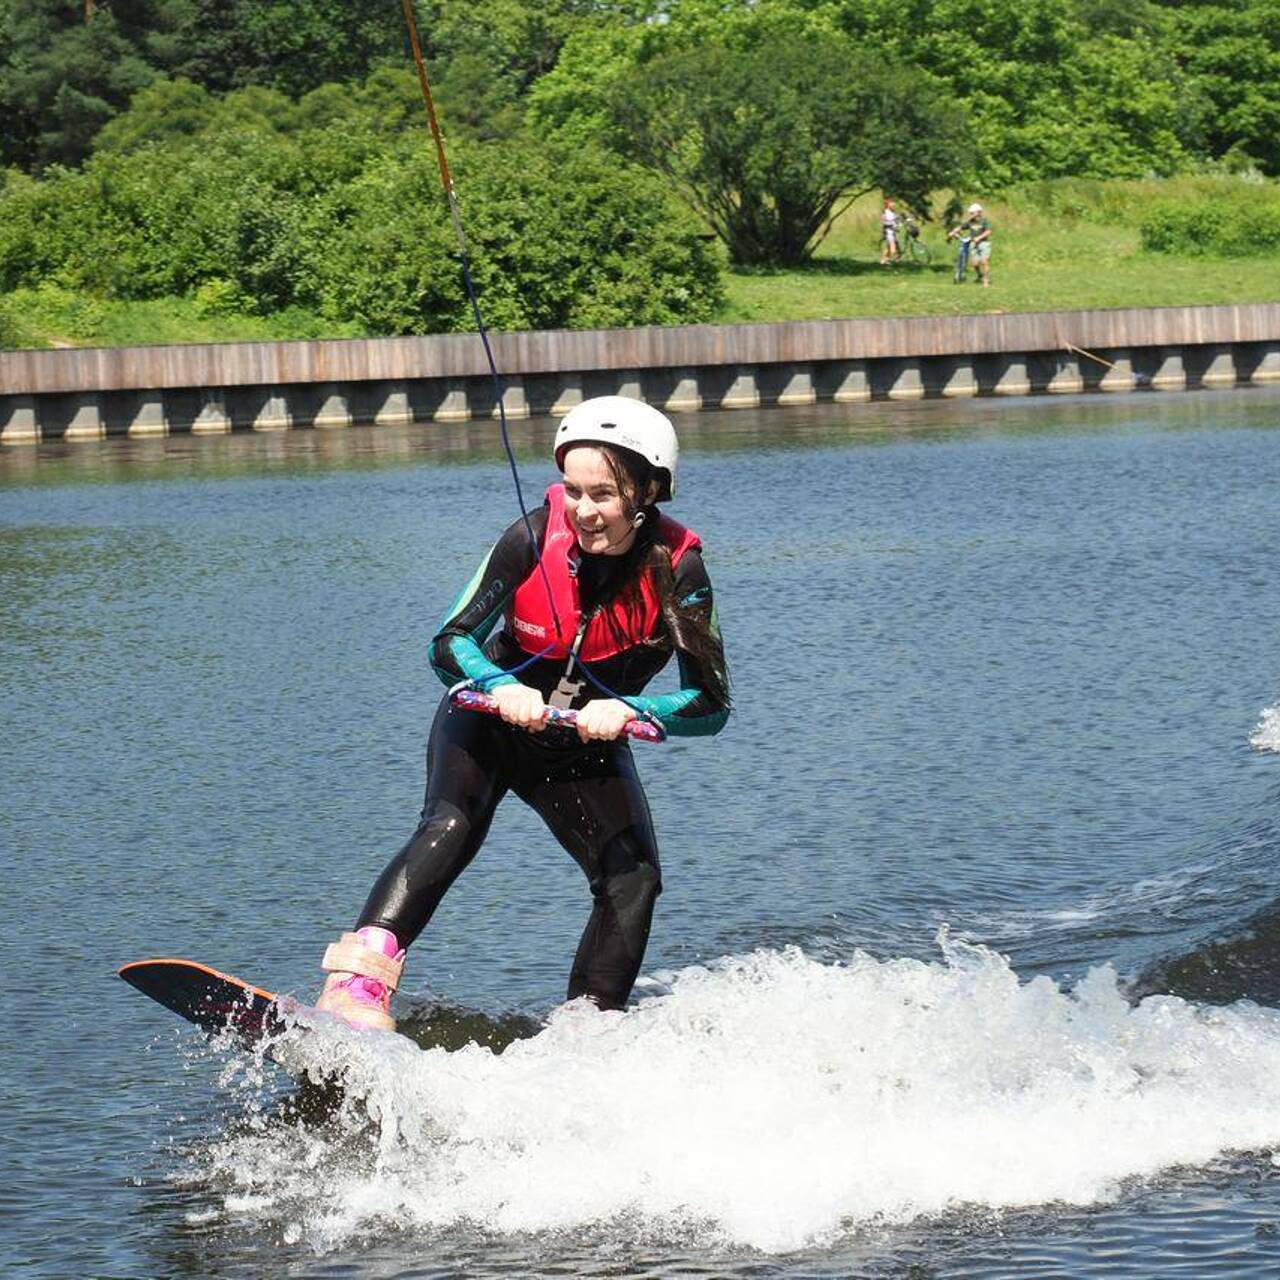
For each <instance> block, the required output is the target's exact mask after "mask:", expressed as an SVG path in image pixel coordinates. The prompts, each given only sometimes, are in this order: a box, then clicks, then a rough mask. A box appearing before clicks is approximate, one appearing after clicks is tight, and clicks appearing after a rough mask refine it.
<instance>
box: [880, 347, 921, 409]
mask: <svg viewBox="0 0 1280 1280" xmlns="http://www.w3.org/2000/svg"><path fill="white" fill-rule="evenodd" d="M887 364H888V365H889V368H888V370H887V372H888V380H887V381H888V385H887V387H886V389H885V396H886V397H887V398H888V399H890V400H923V399H924V379H923V378H922V377H921V376H920V361H919V359H917V358H916V357H915V356H904V357H902V358H901V359H898V360H890V361H887Z"/></svg>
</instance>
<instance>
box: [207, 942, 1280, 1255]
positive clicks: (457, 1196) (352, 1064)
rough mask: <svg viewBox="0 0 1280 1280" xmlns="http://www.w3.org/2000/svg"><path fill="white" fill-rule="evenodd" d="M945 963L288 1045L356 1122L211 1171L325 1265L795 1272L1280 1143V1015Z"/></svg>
mask: <svg viewBox="0 0 1280 1280" xmlns="http://www.w3.org/2000/svg"><path fill="white" fill-rule="evenodd" d="M940 942H941V944H942V947H943V962H941V963H933V964H927V963H924V962H921V961H917V960H890V961H877V960H875V959H872V958H871V957H869V956H865V955H862V954H858V955H855V956H854V958H853V959H852V960H850V961H849V962H847V963H844V964H837V965H827V964H819V963H817V962H816V961H814V960H812V959H810V958H808V957H806V956H805V955H804V954H802V953H801V952H800V951H799V950H796V949H788V950H786V951H782V952H777V951H759V952H755V953H753V954H751V955H747V956H740V957H733V958H730V959H727V960H724V961H722V962H720V963H718V964H716V965H714V966H712V967H710V968H700V967H699V968H690V969H686V970H683V971H681V972H679V973H676V974H672V975H664V977H666V978H667V980H668V982H669V990H668V993H667V994H664V995H661V996H657V997H654V998H651V999H647V1000H644V1001H642V1002H641V1003H640V1004H639V1005H637V1006H635V1007H633V1008H632V1009H630V1010H628V1011H627V1012H625V1013H610V1014H601V1013H598V1012H595V1011H593V1010H591V1009H588V1008H585V1007H582V1006H580V1005H573V1006H565V1007H563V1008H562V1009H560V1010H558V1011H557V1012H556V1013H555V1014H554V1015H553V1017H552V1018H551V1020H550V1022H549V1024H548V1025H547V1027H546V1028H545V1029H544V1030H543V1031H542V1032H541V1033H540V1034H538V1035H537V1036H535V1037H533V1038H532V1039H529V1040H525V1041H519V1042H517V1043H515V1044H513V1045H511V1046H510V1047H509V1048H508V1049H507V1050H506V1052H504V1053H503V1054H502V1055H500V1056H497V1055H494V1054H493V1053H491V1052H490V1051H489V1050H487V1049H481V1048H479V1047H475V1046H471V1047H468V1048H465V1049H463V1050H460V1051H457V1052H454V1053H446V1052H445V1051H443V1050H440V1049H433V1050H425V1051H424V1050H420V1049H418V1048H416V1047H415V1046H414V1045H413V1044H412V1043H410V1042H409V1041H407V1040H405V1039H403V1038H401V1037H371V1036H359V1035H356V1034H354V1033H348V1032H345V1031H343V1030H340V1029H334V1028H328V1029H322V1030H319V1031H314V1032H312V1033H310V1034H308V1035H305V1036H301V1037H299V1039H298V1041H297V1043H296V1045H294V1046H292V1050H293V1051H295V1052H297V1053H298V1054H300V1055H307V1057H308V1060H312V1061H314V1062H316V1063H317V1064H318V1065H321V1064H327V1065H330V1066H331V1064H332V1062H333V1061H334V1060H335V1059H338V1060H342V1061H344V1062H345V1063H346V1067H345V1072H344V1074H345V1078H346V1084H347V1088H348V1090H349V1098H350V1099H355V1098H359V1099H360V1100H361V1101H360V1103H359V1105H356V1103H355V1102H354V1101H349V1102H348V1104H347V1107H346V1109H345V1110H344V1111H343V1112H342V1113H341V1114H340V1115H339V1117H338V1118H337V1120H336V1121H335V1122H333V1123H331V1124H329V1125H326V1126H323V1127H320V1128H311V1129H307V1128H305V1127H298V1128H296V1129H295V1128H290V1129H284V1130H282V1129H280V1128H279V1127H275V1128H274V1129H273V1128H271V1127H270V1126H263V1127H262V1128H260V1129H259V1131H258V1132H255V1133H251V1134H250V1135H248V1136H239V1137H235V1138H230V1139H227V1140H224V1141H222V1142H219V1143H218V1144H216V1145H215V1146H214V1147H212V1148H211V1149H210V1150H209V1151H208V1152H207V1158H208V1161H209V1163H210V1165H211V1173H212V1175H213V1177H214V1181H215V1185H216V1186H218V1187H219V1188H221V1191H222V1193H223V1194H224V1196H225V1197H226V1199H225V1201H224V1203H225V1204H226V1207H227V1210H228V1212H233V1211H237V1210H238V1211H239V1213H240V1214H241V1215H244V1214H246V1213H247V1214H249V1216H250V1217H252V1218H254V1219H255V1220H257V1221H259V1222H260V1224H263V1225H265V1224H267V1223H270V1224H271V1225H272V1227H273V1228H278V1229H279V1231H280V1233H281V1237H282V1238H283V1239H284V1240H285V1241H287V1242H292V1243H296V1242H303V1243H305V1244H307V1245H309V1246H311V1247H312V1248H315V1249H317V1250H321V1251H323V1250H326V1249H329V1248H335V1247H338V1246H340V1245H342V1244H345V1243H348V1242H350V1241H352V1240H354V1239H358V1238H361V1237H365V1236H368V1235H371V1234H374V1233H379V1234H381V1233H382V1232H385V1230H386V1229H387V1227H388V1226H393V1227H395V1228H399V1229H403V1230H449V1229H453V1228H459V1227H468V1228H475V1227H479V1228H481V1229H483V1230H486V1231H490V1232H494V1233H501V1234H507V1233H525V1232H531V1233H540V1232H551V1231H557V1232H559V1231H581V1232H584V1233H599V1232H601V1231H603V1232H605V1233H609V1232H610V1231H611V1229H614V1228H616V1229H618V1231H619V1234H620V1236H622V1238H627V1237H632V1238H633V1237H634V1236H635V1235H636V1234H638V1233H643V1234H644V1235H645V1236H646V1237H648V1238H650V1239H654V1238H662V1239H669V1240H671V1241H672V1242H675V1241H684V1242H689V1241H695V1242H699V1243H702V1244H723V1245H734V1246H748V1247H753V1248H756V1249H760V1250H763V1251H767V1252H782V1251H787V1250H792V1249H796V1248H801V1247H806V1246H813V1245H821V1244H823V1243H829V1242H831V1241H833V1240H835V1239H837V1238H838V1237H840V1236H841V1235H843V1234H846V1233H848V1232H849V1231H851V1230H856V1229H857V1228H858V1227H859V1226H860V1225H864V1224H867V1223H870V1222H877V1223H881V1224H883V1223H899V1222H906V1221H909V1220H911V1219H913V1218H916V1217H919V1216H920V1215H927V1214H936V1213H940V1212H946V1211H949V1210H953V1209H955V1208H957V1207H958V1206H962V1205H969V1204H977V1205H981V1206H987V1207H991V1208H1001V1207H1009V1206H1018V1205H1033V1204H1039V1203H1044V1202H1048V1201H1064V1202H1068V1203H1072V1204H1086V1203H1090V1202H1093V1201H1097V1200H1099V1199H1104V1198H1107V1197H1109V1196H1111V1195H1113V1194H1114V1192H1115V1190H1116V1188H1117V1185H1118V1183H1119V1182H1120V1180H1122V1179H1125V1178H1128V1177H1132V1176H1135V1175H1139V1176H1140V1175H1146V1174H1152V1173H1155V1172H1156V1171H1158V1170H1160V1169H1163V1168H1167V1167H1169V1166H1172V1165H1176V1164H1186V1163H1193V1164H1194V1163H1203V1162H1206V1161H1209V1160H1211V1159H1213V1158H1214V1157H1216V1156H1217V1155H1219V1154H1220V1153H1222V1152H1224V1151H1227V1150H1232V1149H1259V1148H1262V1149H1268V1150H1269V1149H1270V1148H1271V1147H1272V1146H1273V1145H1277V1144H1280V1013H1277V1012H1276V1011H1274V1010H1270V1009H1263V1008H1259V1007H1256V1006H1252V1005H1248V1004H1240V1005H1236V1006H1232V1007H1229V1008H1202V1007H1198V1006H1195V1005H1192V1004H1188V1003H1186V1002H1185V1001H1182V1000H1180V999H1176V998H1174V997H1152V998H1149V999H1147V1000H1145V1001H1143V1002H1142V1004H1141V1005H1140V1006H1138V1007H1136V1008H1134V1007H1131V1006H1130V1005H1129V1004H1128V1003H1127V1002H1126V1000H1125V999H1124V997H1123V996H1122V994H1121V993H1120V991H1119V989H1118V987H1117V983H1116V977H1115V974H1114V972H1113V971H1112V970H1111V969H1110V968H1109V967H1104V968H1100V969H1095V970H1092V971H1091V972H1090V973H1089V974H1088V976H1086V977H1085V978H1084V979H1083V980H1082V981H1080V982H1079V983H1078V984H1077V985H1076V986H1075V987H1074V988H1073V989H1071V990H1062V989H1060V988H1059V987H1058V986H1057V985H1055V984H1054V983H1053V982H1052V981H1051V980H1050V979H1048V978H1046V977H1038V978H1035V979H1033V980H1031V981H1028V982H1024V981H1021V980H1019V978H1018V977H1017V975H1016V974H1015V973H1014V972H1013V971H1012V970H1011V969H1010V967H1009V966H1008V964H1007V963H1006V961H1005V960H1004V959H1003V958H1002V957H1001V956H999V955H997V954H995V953H994V952H991V951H988V950H986V949H984V948H981V947H973V946H969V945H965V944H961V943H958V942H955V941H951V940H948V939H947V937H946V935H945V932H944V934H943V935H942V936H941V938H940ZM621 1224H626V1225H625V1231H624V1230H623V1228H622V1226H621Z"/></svg>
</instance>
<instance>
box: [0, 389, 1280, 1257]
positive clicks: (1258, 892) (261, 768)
mask: <svg viewBox="0 0 1280 1280" xmlns="http://www.w3.org/2000/svg"><path fill="white" fill-rule="evenodd" d="M678 425H679V427H680V429H681V432H682V439H683V441H684V444H685V447H686V448H685V457H684V461H683V463H682V470H681V477H680V490H681V494H680V501H679V502H678V503H677V504H676V506H675V508H674V513H675V514H676V515H677V516H679V517H681V518H683V519H685V520H686V521H687V522H688V523H690V524H691V525H693V526H694V527H695V528H697V529H698V530H699V532H700V533H701V534H702V535H703V537H704V540H705V542H706V545H707V548H708V551H707V560H708V565H709V568H710V570H711V573H712V576H713V579H714V582H715V585H716V589H717V593H718V599H719V602H720V615H721V620H722V624H723V627H724V630H725V633H726V640H727V644H728V648H729V655H730V660H731V664H732V671H733V675H734V678H735V686H736V696H737V712H736V714H735V716H734V717H733V719H732V720H731V722H730V725H729V727H728V729H727V730H726V731H725V732H724V733H723V734H722V735H721V736H720V737H718V738H716V739H712V740H691V741H690V740H686V741H682V742H670V743H667V744H665V745H662V746H658V747H646V746H643V745H641V746H638V747H637V748H636V756H637V759H638V760H639V761H640V767H641V770H642V772H643V774H644V777H645V779H646V782H647V785H648V787H649V790H650V797H651V801H652V804H653V809H654V814H655V819H656V822H657V826H658V831H659V837H660V840H661V844H662V852H663V863H664V870H665V880H666V890H665V893H664V895H663V897H662V899H661V900H660V902H659V908H658V915H657V919H656V924H655V928H654V933H653V938H652V942H651V945H650V949H649V953H648V956H647V960H646V966H645V972H644V976H643V978H642V980H641V984H640V986H639V987H638V989H637V999H636V1001H635V1003H634V1004H633V1006H632V1008H631V1009H629V1010H628V1011H627V1012H626V1013H625V1014H618V1015H594V1014H590V1013H585V1012H583V1011H581V1010H578V1009H574V1008H557V1005H558V1001H559V1000H560V999H561V997H562V992H563V989H564V984H565V981H566V978H567V974H568V967H569V962H570V959H571V957H572V954H573V949H574V947H575V945H576V940H577V935H578V933H579V931H580V929H581V927H582V925H583V923H584V921H585V919H586V915H587V912H588V906H589V901H588V896H587V892H586V886H585V883H584V882H583V881H582V879H581V876H580V873H579V872H578V871H577V869H576V867H575V866H574V865H573V864H572V862H571V861H570V860H569V858H568V857H567V856H566V855H564V854H563V853H562V852H560V851H559V849H558V848H557V847H556V846H554V844H553V842H552V841H551V840H550V838H549V837H548V836H546V835H545V834H544V833H543V832H542V831H541V829H540V828H539V826H538V823H537V821H536V819H534V818H532V816H531V815H530V814H529V813H528V812H527V811H526V810H524V809H523V808H522V807H521V806H520V805H519V803H518V802H517V801H515V800H512V801H509V802H508V803H507V804H506V805H505V806H504V807H503V809H502V810H501V811H500V813H499V816H498V820H497V822H496V823H495V826H494V829H493V832H492V835H491V837H490V839H489V841H488V843H487V845H486V846H485V848H484V850H483V851H482V853H481V855H480V856H479V857H478V858H477V860H476V862H475V863H474V864H473V866H472V867H471V868H470V869H469V870H468V872H467V873H466V874H465V875H464V877H463V878H462V879H461V880H460V881H459V883H458V884H457V886H456V887H455V889H454V890H453V892H452V893H451V894H450V895H449V897H448V898H447V899H446V901H445V903H444V905H443V907H442V908H441V910H440V912H439V913H438V915H437V917H436V919H435V920H434V921H433V923H432V925H431V927H430V928H429V930H428V932H427V934H426V935H425V936H424V937H423V939H422V940H421V942H420V943H419V945H418V946H416V947H415V948H414V950H413V951H412V953H411V955H410V963H409V968H408V971H407V980H406V984H405V987H404V990H403V991H402V993H401V995H400V996H399V997H398V1008H399V1012H400V1013H401V1015H402V1017H404V1018H405V1019H406V1023H407V1029H408V1030H409V1031H410V1032H411V1034H412V1035H413V1036H414V1039H409V1038H405V1037H390V1038H385V1039H383V1038H368V1037H358V1036H354V1035H351V1034H348V1033H344V1032H340V1031H326V1032H321V1033H317V1034H315V1035H313V1036H311V1037H310V1038H299V1040H298V1042H297V1043H296V1044H294V1045H292V1046H285V1049H284V1051H285V1052H293V1053H295V1054H297V1055H300V1060H314V1061H322V1062H326V1063H328V1064H332V1063H334V1062H341V1063H343V1064H344V1069H345V1072H346V1083H347V1092H346V1095H345V1097H344V1100H343V1101H341V1102H340V1103H338V1104H334V1106H333V1107H331V1108H330V1110H329V1111H328V1113H327V1114H321V1113H320V1112H319V1109H318V1108H317V1107H316V1106H315V1105H313V1104H312V1102H311V1101H308V1097H307V1096H304V1098H303V1099H302V1102H303V1103H304V1104H305V1105H302V1106H301V1112H302V1114H299V1107H298V1106H296V1105H291V1100H293V1101H296V1099H295V1087H294V1086H293V1085H292V1084H291V1082H290V1079H289V1077H287V1076H285V1075H284V1074H283V1073H282V1072H280V1071H279V1070H278V1069H276V1068H273V1067H272V1066H270V1065H269V1064H266V1063H263V1062H261V1061H255V1060H254V1059H251V1058H248V1057H245V1056H244V1055H241V1054H238V1053H236V1052H234V1051H231V1050H227V1049H219V1048H218V1047H216V1046H212V1047H211V1046H208V1045H206V1044H205V1043H204V1041H203V1040H201V1038H200V1037H199V1036H198V1034H197V1033H195V1032H194V1031H193V1030H192V1029H190V1028H189V1027H187V1026H186V1024H183V1023H181V1022H179V1020H178V1019H176V1018H174V1017H172V1015H170V1014H168V1013H167V1012H166V1011H165V1010H163V1009H161V1008H160V1007H159V1006H158V1005H154V1004H152V1003H151V1002H149V1001H147V1000H145V999H143V998H142V997H141V996H140V995H138V994H137V993H136V992H134V991H133V990H131V989H130V988H128V987H127V986H126V985H125V984H124V983H122V982H120V981H119V979H118V978H116V977H115V973H114V971H115V969H116V967H117V966H118V965H120V964H121V963H123V962H125V961H127V960H131V959H137V958H140V957H144V956H149V955H188V956H192V957H195V958H198V959H201V960H204V961H206V962H208V963H211V964H214V965H217V966H218V967H220V968H223V969H226V970H230V971H232V972H237V973H240V974H242V975H243V976H245V977H248V978H251V979H253V980H256V981H258V982H260V983H262V984H264V985H268V986H270V987H273V988H276V989H280V990H285V991H294V992H297V993H300V994H304V995H305V994H309V993H313V992H314V991H315V989H316V987H317V982H318V975H317V965H318V961H319V957H320V953H321V950H322V948H323V946H324V944H325V943H326V942H327V941H329V940H330V939H331V938H332V936H333V935H334V933H335V931H336V930H337V929H339V928H340V927H348V926H349V924H350V922H351V919H352V917H353V915H354V913H355V911H356V910H357V909H358V908H359V906H360V904H361V903H362V901H363V899H364V895H365V893H366V891H367V889H368V887H369V884H370V883H371V881H372V879H373V877H374V876H375V875H376V873H377V872H378V871H379V870H380V869H381V867H382V865H383V863H384V861H385V859H386V858H387V857H388V856H389V855H390V854H391V853H392V852H393V851H394V850H395V849H396V848H397V847H398V846H399V844H400V843H401V841H402V840H403V839H404V837H405V836H406V835H407V833H408V832H409V831H410V830H411V828H412V825H413V822H414V820H415V817H416V813H417V809H418V806H419V804H420V797H421V786H422V754H423V743H424V735H425V729H426V726H427V724H428V722H429V719H430V716H431V714H432V711H433V708H434V706H435V703H436V702H437V700H438V698H439V697H440V694H441V689H440V686H439V685H438V684H437V682H436V680H435V677H434V676H433V675H432V674H431V672H430V671H429V669H428V667H427V663H426V643H427V640H428V638H429V636H430V635H431V633H432V631H433V629H434V627H435V625H436V623H437V621H438V619H439V618H440V617H441V616H442V615H443V613H444V611H445V609H446V607H447V606H448V605H449V603H450V601H451V600H452V599H453V597H454V596H455V594H456V593H457V591H458V590H459V589H460V587H461V585H462V584H463V582H465V581H466V579H467V577H468V576H469V575H470V573H471V572H472V570H473V568H474V566H475V565H476V563H477V562H478V560H479V558H480V556H481V555H482V554H483V553H484V551H485V550H486V548H487V547H488V545H489V543H490V541H491V540H492V538H493V537H494V536H495V535H496V533H497V531H498V530H499V529H500V528H501V527H503V526H504V525H505V524H506V523H507V522H508V521H509V520H510V519H511V518H512V517H513V515H514V513H515V510H516V508H515V499H514V496H513V492H512V488H511V483H510V476H509V473H508V472H507V470H506V467H505V463H504V461H503V459H502V456H501V454H500V453H499V451H498V442H497V433H496V428H494V427H493V426H491V425H489V424H475V423H473V424H469V425H467V426H465V427H457V428H443V427H439V426H428V427H420V428H413V429H404V430H377V429H361V430H355V431H350V432H344V433H335V434H324V433H318V432H313V433H304V432H299V433H294V434H287V435H278V436H235V437H228V438H219V439H207V440H206V439H193V438H177V437H175V438H173V439H170V440H165V441H153V442H128V441H108V442H104V443H103V444H101V445H91V446H83V445H81V446H75V447H71V446H60V445H48V446H42V447H41V448H39V449H34V450H10V451H7V452H5V453H3V454H0V623H2V625H0V659H2V662H3V686H2V688H3V701H2V703H0V708H2V711H3V724H4V741H5V749H4V760H3V804H2V805H0V848H2V849H3V853H4V862H5V866H6V877H5V885H4V893H3V897H2V898H0V937H2V938H3V943H0V946H2V947H3V955H4V985H5V994H4V998H3V1003H4V1017H3V1023H2V1024H0V1026H2V1031H0V1041H2V1042H3V1054H2V1055H0V1070H2V1071H3V1095H2V1096H3V1116H4V1119H3V1133H2V1140H0V1218H2V1219H3V1224H2V1228H0V1272H2V1273H3V1274H5V1275H14V1274H20V1275H23V1276H41V1277H45V1276H47V1277H67V1276H80V1275H93V1276H97V1277H112V1278H123V1277H144V1276H145V1277H151V1276H163V1277H169V1276H201V1277H258V1276H262V1275H280V1276H298V1277H302V1276H306V1277H311V1276H315V1277H347V1276H361V1277H364V1276H369V1277H399V1276H462V1275H465V1276H496V1275H521V1276H524V1275H584V1276H606V1275H607V1276H623V1275H626V1276H632V1275H635V1276H671V1275H685V1276H688V1275H695V1276H696V1275H708V1276H735V1277H736V1276H741V1277H773V1276H779V1277H781V1276H787V1277H792V1276H796V1277H799V1276H805V1277H809V1276H813V1277H818V1276H822V1277H836V1276H839V1277H847V1276H890V1275H892V1276H901V1275H913V1276H917V1277H1006V1276H1009V1277H1012V1276H1017V1277H1025V1276H1035V1277H1049V1276H1070V1277H1093V1276H1097V1277H1128V1276H1133V1277H1149V1276H1153V1275H1159V1276H1161V1277H1169V1276H1187V1277H1196V1278H1197V1280H1205V1278H1212V1277H1254V1276H1257V1277H1264V1276H1265V1277H1272V1276H1275V1275H1276V1274H1277V1272H1280V1012H1277V1009H1276V1007H1275V1006H1276V1005H1277V1004H1278V1003H1280V811H1278V807H1277V806H1278V802H1280V710H1277V709H1276V708H1277V707H1278V706H1280V520H1277V510H1278V508H1280V394H1274V393H1271V392H1266V391H1259V390H1250V391H1239V392H1230V393H1227V392H1218V393H1193V394H1186V395H1171V396H1168V397H1161V396H1158V395H1155V394H1137V395H1133V396H1129V397H1123V398H1119V399H1114V400H1113V399H1104V398H1102V397H1093V398H1071V399H1064V400H1050V399H1039V400H1022V401H977V402H967V403H962V404H945V403H927V404H921V405H915V406H901V405H899V406H888V405H877V406H850V407H839V406H819V407H815V408H812V409H805V410H795V411H770V412H762V413H759V414H755V413H745V412H743V413H732V414H706V415H700V416H697V417H689V418H681V419H679V423H678ZM550 431H551V426H550V424H548V423H532V424H520V425H519V427H518V429H517V430H516V434H517V436H518V440H519V443H520V449H521V454H522V472H523V476H524V479H525V487H526V494H527V495H528V496H529V499H530V501H536V500H537V498H538V497H539V496H540V493H541V490H542V487H543V485H544V484H545V483H547V482H548V481H549V480H550V479H551V475H552V473H551V469H550V467H549V466H548V464H547V462H546V459H545V452H546V444H547V441H548V440H549V438H550ZM468 1032H470V1033H471V1034H472V1035H474V1036H475V1037H476V1038H478V1039H479V1040H480V1041H483V1042H484V1043H482V1044H472V1045H470V1046H469V1047H462V1048H458V1047H457V1046H456V1041H457V1040H458V1039H459V1038H460V1037H461V1038H463V1039H465V1038H466V1033H468ZM513 1036H515V1037H516V1038H515V1039H514V1042H513V1043H511V1044H510V1045H509V1046H508V1047H506V1048H505V1051H504V1052H501V1053H500V1054H499V1053H495V1052H493V1050H492V1048H491V1047H490V1045H497V1046H499V1047H500V1046H502V1045H503V1044H505V1043H506V1042H507V1041H508V1040H511V1039H512V1037H513ZM308 1055H311V1058H310V1059H308Z"/></svg>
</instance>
